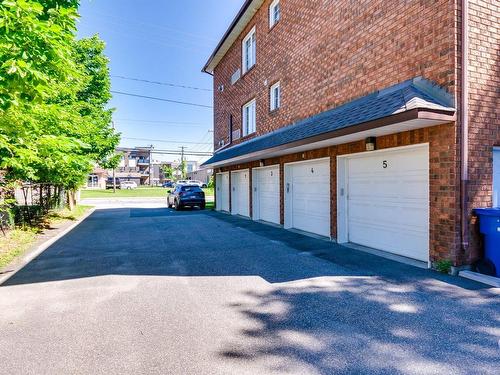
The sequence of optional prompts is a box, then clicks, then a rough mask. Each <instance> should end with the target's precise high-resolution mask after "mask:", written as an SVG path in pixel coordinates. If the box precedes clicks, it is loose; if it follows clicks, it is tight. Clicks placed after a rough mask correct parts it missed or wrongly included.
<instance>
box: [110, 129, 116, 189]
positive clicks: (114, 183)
mask: <svg viewBox="0 0 500 375" xmlns="http://www.w3.org/2000/svg"><path fill="white" fill-rule="evenodd" d="M111 124H112V126H113V133H114V130H115V122H114V121H111ZM115 170H116V168H115V167H113V194H116V178H115Z"/></svg>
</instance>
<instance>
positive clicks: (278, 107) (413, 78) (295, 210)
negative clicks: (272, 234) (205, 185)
mask: <svg viewBox="0 0 500 375" xmlns="http://www.w3.org/2000/svg"><path fill="white" fill-rule="evenodd" d="M464 4H465V6H463V5H464ZM499 11H500V9H499V3H498V2H496V1H493V0H485V1H481V0H470V1H466V0H462V1H456V0H437V1H416V0H415V1H381V0H380V1H376V0H373V1H359V2H352V1H300V0H265V1H263V0H253V1H252V0H247V1H245V3H244V4H243V7H242V8H241V10H240V11H239V13H238V14H237V16H236V18H235V19H234V21H233V22H232V24H231V25H230V27H229V29H228V30H227V32H226V33H225V35H224V36H223V38H222V40H221V41H220V42H219V44H218V46H217V47H216V49H215V51H214V53H213V54H212V56H211V57H210V58H209V60H208V62H207V64H206V66H205V67H204V71H205V72H207V73H210V74H213V76H214V92H215V95H214V102H215V110H214V116H215V118H214V124H215V125H214V145H215V149H216V152H215V154H214V156H213V157H212V158H211V159H210V160H208V161H207V162H206V163H205V166H207V167H211V168H214V170H215V172H216V185H217V188H216V207H217V209H219V210H222V211H228V212H231V213H233V214H240V215H243V216H248V217H251V218H253V219H255V220H264V221H270V222H274V223H277V224H281V225H283V226H284V227H285V228H295V229H299V230H304V231H308V232H313V233H316V234H319V235H323V236H327V237H330V238H332V240H336V241H338V242H340V243H343V242H353V243H357V244H360V245H364V246H368V247H373V248H377V249H381V250H384V251H387V252H391V253H396V254H399V255H402V256H405V257H409V258H413V259H417V260H421V261H425V262H429V264H430V263H431V262H433V261H437V260H440V259H450V260H451V261H452V262H453V264H454V265H457V266H459V265H463V264H470V263H472V262H473V261H474V260H476V259H478V258H480V257H481V254H480V251H479V248H480V246H479V245H480V244H479V242H480V238H479V236H478V235H477V232H476V225H475V224H476V220H475V218H474V216H473V213H472V209H473V208H475V207H488V206H492V205H493V204H495V205H499V202H500V198H498V197H499V194H500V193H499V189H500V170H499V169H500V148H499V147H500V122H499V119H498V108H499V104H500V103H499V102H500V91H499V80H500V79H499V77H500V72H499V66H500V64H499V61H498V59H499V56H500V53H499V34H500V31H499V24H500V20H499ZM462 20H465V22H462ZM463 30H465V32H463ZM462 46H465V48H462ZM463 65H464V66H465V67H466V69H464V70H462V66H463ZM464 83H465V84H464ZM464 93H465V95H463V94H464ZM463 108H464V109H465V110H462V109H463Z"/></svg>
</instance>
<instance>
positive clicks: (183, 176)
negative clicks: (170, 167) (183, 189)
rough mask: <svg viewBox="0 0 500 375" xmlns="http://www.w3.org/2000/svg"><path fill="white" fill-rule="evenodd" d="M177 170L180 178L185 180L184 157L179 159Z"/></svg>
mask: <svg viewBox="0 0 500 375" xmlns="http://www.w3.org/2000/svg"><path fill="white" fill-rule="evenodd" d="M178 171H179V172H180V174H181V180H185V179H186V177H187V164H186V161H185V160H184V159H183V160H181V162H180V164H179V167H178Z"/></svg>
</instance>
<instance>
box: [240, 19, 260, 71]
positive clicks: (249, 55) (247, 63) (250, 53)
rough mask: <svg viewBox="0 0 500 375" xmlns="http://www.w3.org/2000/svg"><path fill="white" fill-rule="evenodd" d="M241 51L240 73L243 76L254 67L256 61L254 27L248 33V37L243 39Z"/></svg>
mask: <svg viewBox="0 0 500 375" xmlns="http://www.w3.org/2000/svg"><path fill="white" fill-rule="evenodd" d="M242 48H243V51H242V58H243V61H242V65H243V67H242V71H243V74H245V73H246V72H247V71H248V70H250V68H251V67H252V66H254V65H255V61H256V58H257V56H256V51H257V50H256V36H255V26H254V28H253V29H252V30H251V31H250V32H249V33H248V35H247V36H246V37H245V39H243V46H242Z"/></svg>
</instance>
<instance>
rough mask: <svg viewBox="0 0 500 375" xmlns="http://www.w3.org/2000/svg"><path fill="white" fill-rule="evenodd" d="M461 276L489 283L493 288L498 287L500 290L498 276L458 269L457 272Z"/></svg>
mask: <svg viewBox="0 0 500 375" xmlns="http://www.w3.org/2000/svg"><path fill="white" fill-rule="evenodd" d="M458 275H459V276H461V277H464V278H466V279H469V280H474V281H477V282H480V283H483V284H486V285H490V286H492V287H495V288H499V291H500V278H498V277H493V276H488V275H483V274H480V273H477V272H472V271H467V270H466V271H460V273H459V274H458Z"/></svg>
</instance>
